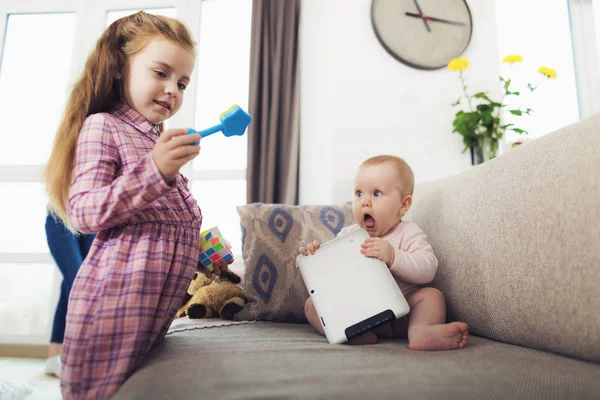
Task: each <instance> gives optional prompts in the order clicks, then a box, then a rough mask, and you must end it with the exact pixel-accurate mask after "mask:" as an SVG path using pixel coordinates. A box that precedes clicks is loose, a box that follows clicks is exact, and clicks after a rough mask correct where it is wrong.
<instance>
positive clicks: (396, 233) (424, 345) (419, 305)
mask: <svg viewBox="0 0 600 400" xmlns="http://www.w3.org/2000/svg"><path fill="white" fill-rule="evenodd" d="M414 182H415V178H414V175H413V172H412V169H411V168H410V166H409V165H408V164H407V163H406V162H405V161H404V160H403V159H401V158H399V157H395V156H387V155H384V156H376V157H371V158H369V159H368V160H366V161H364V162H363V163H362V164H361V165H360V167H359V169H358V171H357V173H356V175H355V177H354V201H353V203H352V212H353V214H354V219H355V220H356V222H357V223H356V224H355V225H352V226H349V227H346V228H344V229H342V231H341V232H340V233H339V236H341V235H344V234H346V233H349V232H351V231H353V230H355V229H358V228H364V229H366V230H367V232H368V233H369V235H370V236H371V237H370V238H369V239H367V240H366V241H365V243H363V244H362V250H361V252H362V254H363V255H364V256H365V257H375V258H378V259H380V260H381V261H383V262H385V263H386V265H387V266H388V268H389V269H390V271H391V272H392V275H394V277H395V278H396V282H397V283H398V286H399V287H400V289H401V290H402V293H403V294H404V296H405V297H406V300H407V301H408V305H409V306H410V314H409V315H408V318H406V317H405V318H400V319H398V320H395V321H393V322H392V323H390V324H387V325H384V326H382V327H380V328H378V329H376V330H375V331H374V332H373V331H370V332H367V333H366V334H363V335H361V336H358V337H356V338H353V339H352V340H351V341H350V342H349V343H350V344H375V343H377V342H378V336H382V337H407V336H408V346H409V348H411V349H412V350H451V349H459V348H462V347H464V346H465V344H466V343H467V340H468V337H469V328H468V326H467V324H465V323H464V322H451V323H448V324H447V323H445V322H446V303H445V301H444V295H443V294H442V293H441V292H440V291H439V290H437V289H435V288H432V287H425V288H421V287H420V285H422V284H426V283H429V282H431V281H432V280H433V278H434V277H435V273H436V272H437V265H438V263H437V258H436V257H435V255H434V253H433V249H432V248H431V245H430V244H429V243H428V242H427V236H426V235H425V233H423V231H422V230H421V229H420V228H419V227H418V226H417V224H415V223H414V222H408V221H403V220H402V218H403V217H404V214H406V212H407V211H408V209H409V208H410V206H411V205H412V194H413V189H414V185H415V183H414ZM319 247H320V243H319V242H318V241H317V240H315V241H313V242H311V243H308V244H307V245H306V246H304V247H300V249H298V252H299V253H301V254H303V255H305V256H306V255H309V254H314V253H315V251H317V250H318V249H319ZM304 312H305V314H306V318H307V319H308V321H309V322H310V324H311V325H312V326H313V327H314V328H315V330H317V332H319V333H320V334H321V335H324V334H325V332H324V330H323V327H322V326H321V322H320V318H319V316H318V315H317V311H316V310H315V307H314V305H313V303H312V301H311V299H310V298H309V299H308V300H307V301H306V304H305V307H304Z"/></svg>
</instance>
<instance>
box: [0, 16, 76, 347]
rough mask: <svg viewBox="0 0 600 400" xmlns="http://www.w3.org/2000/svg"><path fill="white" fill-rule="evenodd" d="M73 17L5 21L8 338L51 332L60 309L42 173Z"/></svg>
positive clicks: (3, 322) (1, 279)
mask: <svg viewBox="0 0 600 400" xmlns="http://www.w3.org/2000/svg"><path fill="white" fill-rule="evenodd" d="M2 16H3V14H2V13H1V12H0V17H2ZM75 20H76V17H75V13H29V14H8V18H7V23H6V31H5V32H6V33H5V35H4V41H3V44H4V46H3V50H2V53H1V55H0V61H1V64H0V110H2V124H3V129H2V132H3V134H2V143H3V145H2V146H0V193H3V196H2V197H1V198H0V201H1V203H0V221H2V226H1V227H0V336H2V337H5V338H6V337H8V338H10V339H8V340H9V341H18V342H23V341H27V335H29V336H32V337H47V336H48V333H49V331H50V327H51V323H52V313H53V310H54V308H55V307H56V302H55V298H56V293H57V291H58V283H59V282H60V280H56V279H54V278H55V276H56V272H57V271H56V268H55V267H54V265H53V264H52V258H51V257H50V256H49V254H48V246H47V244H46V236H45V232H44V221H45V219H46V204H47V197H46V194H45V190H44V187H43V184H42V183H41V171H42V165H43V164H44V163H45V162H46V161H47V159H48V156H49V154H50V149H51V146H52V140H53V138H54V134H55V132H56V128H57V126H58V123H59V120H60V118H61V115H62V113H63V110H64V105H65V101H66V97H67V89H68V82H69V78H70V73H71V61H72V53H73V44H74V39H75ZM35 32H44V34H43V35H39V34H35ZM0 38H1V36H0ZM0 44H2V42H0ZM0 48H2V46H1V45H0ZM32 116H35V118H32ZM9 193H10V195H7V194H9ZM33 294H35V295H33ZM49 304H52V306H50V307H49ZM23 335H25V337H23Z"/></svg>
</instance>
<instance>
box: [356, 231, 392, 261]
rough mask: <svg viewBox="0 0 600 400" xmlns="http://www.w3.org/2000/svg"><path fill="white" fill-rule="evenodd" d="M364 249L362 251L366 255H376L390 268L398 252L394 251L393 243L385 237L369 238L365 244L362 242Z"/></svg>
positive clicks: (375, 256)
mask: <svg viewBox="0 0 600 400" xmlns="http://www.w3.org/2000/svg"><path fill="white" fill-rule="evenodd" d="M361 247H362V249H361V250H360V252H361V253H362V254H363V255H364V256H365V257H374V258H379V259H380V260H381V261H383V262H384V263H385V264H386V265H387V266H388V268H390V267H391V266H392V264H393V263H394V258H396V253H395V252H394V248H393V247H392V245H391V244H389V242H388V241H387V240H385V239H382V238H378V237H372V238H369V239H367V240H365V242H364V243H363V244H361Z"/></svg>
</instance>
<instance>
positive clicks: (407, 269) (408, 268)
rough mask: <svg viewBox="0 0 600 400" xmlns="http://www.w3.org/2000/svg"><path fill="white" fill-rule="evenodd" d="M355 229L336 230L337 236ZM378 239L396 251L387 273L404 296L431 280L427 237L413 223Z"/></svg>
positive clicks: (432, 268)
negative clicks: (338, 231) (384, 241)
mask: <svg viewBox="0 0 600 400" xmlns="http://www.w3.org/2000/svg"><path fill="white" fill-rule="evenodd" d="M359 228H360V226H359V225H358V224H354V225H350V226H347V227H345V228H344V229H342V230H341V231H340V233H339V234H338V236H343V235H345V234H347V233H350V232H352V231H355V230H356V229H359ZM382 239H385V240H387V241H388V242H389V243H390V244H391V245H392V247H393V248H394V250H395V252H396V255H395V257H394V263H393V264H392V266H391V267H390V271H391V272H392V275H394V278H395V279H396V282H397V283H398V287H400V290H402V293H403V294H404V295H407V294H409V293H411V292H413V291H415V290H417V289H418V288H419V286H418V285H422V284H425V283H429V282H431V281H432V280H433V278H434V277H435V273H436V272H437V267H438V261H437V258H436V257H435V255H434V254H433V248H432V247H431V245H430V244H429V243H428V242H427V235H425V232H423V231H422V230H421V228H419V227H418V226H417V224H416V223H414V222H411V221H401V222H400V223H399V224H398V225H396V227H395V228H394V230H393V231H392V232H390V233H388V234H387V235H385V236H384V237H383V238H382Z"/></svg>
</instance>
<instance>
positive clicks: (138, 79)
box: [123, 37, 194, 124]
mask: <svg viewBox="0 0 600 400" xmlns="http://www.w3.org/2000/svg"><path fill="white" fill-rule="evenodd" d="M193 70H194V55H193V54H192V53H191V52H190V51H188V50H185V49H184V48H182V47H181V46H179V45H177V44H175V43H173V42H171V41H169V40H166V39H163V38H160V37H157V38H154V39H152V40H151V41H150V42H149V43H148V45H146V47H145V48H144V49H143V50H142V51H140V52H138V53H137V54H135V55H133V56H131V57H130V58H129V60H128V62H127V65H126V67H125V71H124V72H125V73H124V76H123V82H124V101H125V103H127V105H129V107H131V108H133V109H134V110H136V111H137V112H138V113H140V114H141V115H142V116H143V117H144V118H146V119H147V120H148V121H149V122H151V123H153V124H158V123H161V122H163V121H164V120H166V119H168V118H170V117H172V116H173V115H175V113H177V111H179V108H180V107H181V104H182V103H183V92H184V91H185V88H186V87H187V85H189V83H190V76H191V75H192V71H193Z"/></svg>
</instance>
